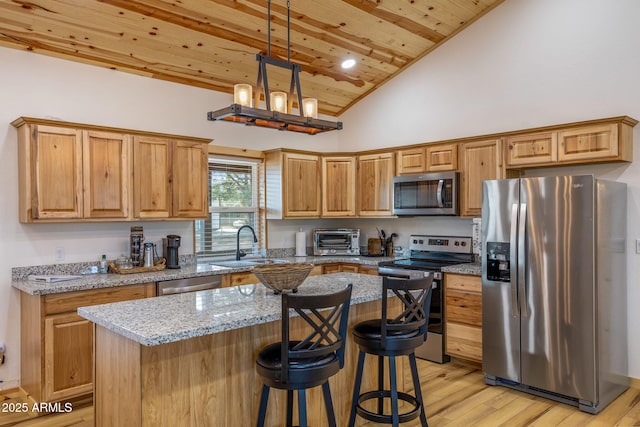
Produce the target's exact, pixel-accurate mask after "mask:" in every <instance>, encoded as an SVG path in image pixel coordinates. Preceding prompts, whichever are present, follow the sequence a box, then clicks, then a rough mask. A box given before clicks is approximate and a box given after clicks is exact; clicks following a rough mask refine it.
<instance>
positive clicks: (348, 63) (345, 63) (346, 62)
mask: <svg viewBox="0 0 640 427" xmlns="http://www.w3.org/2000/svg"><path fill="white" fill-rule="evenodd" d="M354 65H356V60H355V59H353V58H349V59H345V60H344V61H342V68H344V69H345V70H348V69H349V68H353V66H354Z"/></svg>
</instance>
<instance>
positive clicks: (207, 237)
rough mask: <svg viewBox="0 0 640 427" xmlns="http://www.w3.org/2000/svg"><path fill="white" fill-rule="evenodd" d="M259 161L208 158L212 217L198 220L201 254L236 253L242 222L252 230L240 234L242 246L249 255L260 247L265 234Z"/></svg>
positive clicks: (197, 243)
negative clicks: (260, 203)
mask: <svg viewBox="0 0 640 427" xmlns="http://www.w3.org/2000/svg"><path fill="white" fill-rule="evenodd" d="M259 168H260V163H258V162H257V161H251V160H235V159H234V160H232V159H222V158H213V157H212V158H209V219H207V220H198V221H196V222H195V246H196V255H197V256H198V257H207V256H222V255H235V253H236V237H237V235H238V230H239V229H240V227H242V226H243V225H249V226H251V227H252V228H253V229H254V230H255V232H256V235H257V236H258V243H254V242H253V235H252V234H251V230H249V229H246V230H243V231H242V233H240V249H242V250H244V251H245V252H246V253H248V254H250V253H252V252H256V251H257V250H258V249H259V247H260V244H259V243H260V242H261V241H262V236H263V235H264V233H263V232H262V230H261V227H260V225H261V224H263V223H264V221H262V219H261V218H260V215H261V210H260V206H259V203H258V195H259V194H260V193H261V192H260V189H259V186H260V181H261V180H260V179H259Z"/></svg>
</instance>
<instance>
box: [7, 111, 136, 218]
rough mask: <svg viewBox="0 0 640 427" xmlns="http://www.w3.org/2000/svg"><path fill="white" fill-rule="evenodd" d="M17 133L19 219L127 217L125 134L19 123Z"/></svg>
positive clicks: (128, 148)
mask: <svg viewBox="0 0 640 427" xmlns="http://www.w3.org/2000/svg"><path fill="white" fill-rule="evenodd" d="M18 132H19V133H18V135H19V140H20V145H19V149H18V153H19V154H18V157H19V160H18V163H19V166H18V168H19V170H20V172H19V176H20V179H19V181H20V183H19V186H20V190H19V191H20V196H19V197H20V221H22V222H32V221H61V220H84V219H106V220H114V219H124V218H127V217H128V215H129V187H130V183H129V177H130V174H131V165H130V161H131V142H130V138H129V137H128V136H127V135H124V134H121V133H113V132H98V131H87V130H81V129H75V128H69V127H62V126H60V127H57V126H51V125H40V124H35V123H24V122H23V123H22V124H20V125H19V131H18Z"/></svg>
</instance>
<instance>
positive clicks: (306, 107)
mask: <svg viewBox="0 0 640 427" xmlns="http://www.w3.org/2000/svg"><path fill="white" fill-rule="evenodd" d="M302 113H303V115H304V116H305V117H311V118H312V119H317V118H318V100H317V99H316V98H305V99H303V100H302Z"/></svg>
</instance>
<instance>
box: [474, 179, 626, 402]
mask: <svg viewBox="0 0 640 427" xmlns="http://www.w3.org/2000/svg"><path fill="white" fill-rule="evenodd" d="M626 200H627V190H626V184H623V183H617V182H609V181H603V180H598V179H595V178H594V177H593V176H591V175H580V176H558V177H534V178H521V179H505V180H494V181H484V183H483V193H482V255H481V258H482V311H483V314H482V321H483V323H482V350H483V353H482V360H483V371H484V374H485V382H486V383H487V384H491V385H502V386H507V387H511V388H515V389H518V390H521V391H525V392H528V393H532V394H536V395H540V396H543V397H548V398H551V399H554V400H559V401H561V402H564V403H568V404H572V405H575V406H578V407H579V408H580V409H581V410H583V411H585V412H589V413H594V414H595V413H598V412H599V411H600V410H602V409H603V408H604V407H605V406H607V405H608V404H609V403H610V402H611V401H612V400H613V399H615V398H616V397H617V396H618V395H619V394H621V393H622V392H623V391H624V390H626V389H627V388H628V385H629V379H628V374H627V305H626V304H627V303H626V298H627V289H626V253H625V252H626V248H625V246H626V210H627V207H626Z"/></svg>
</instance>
